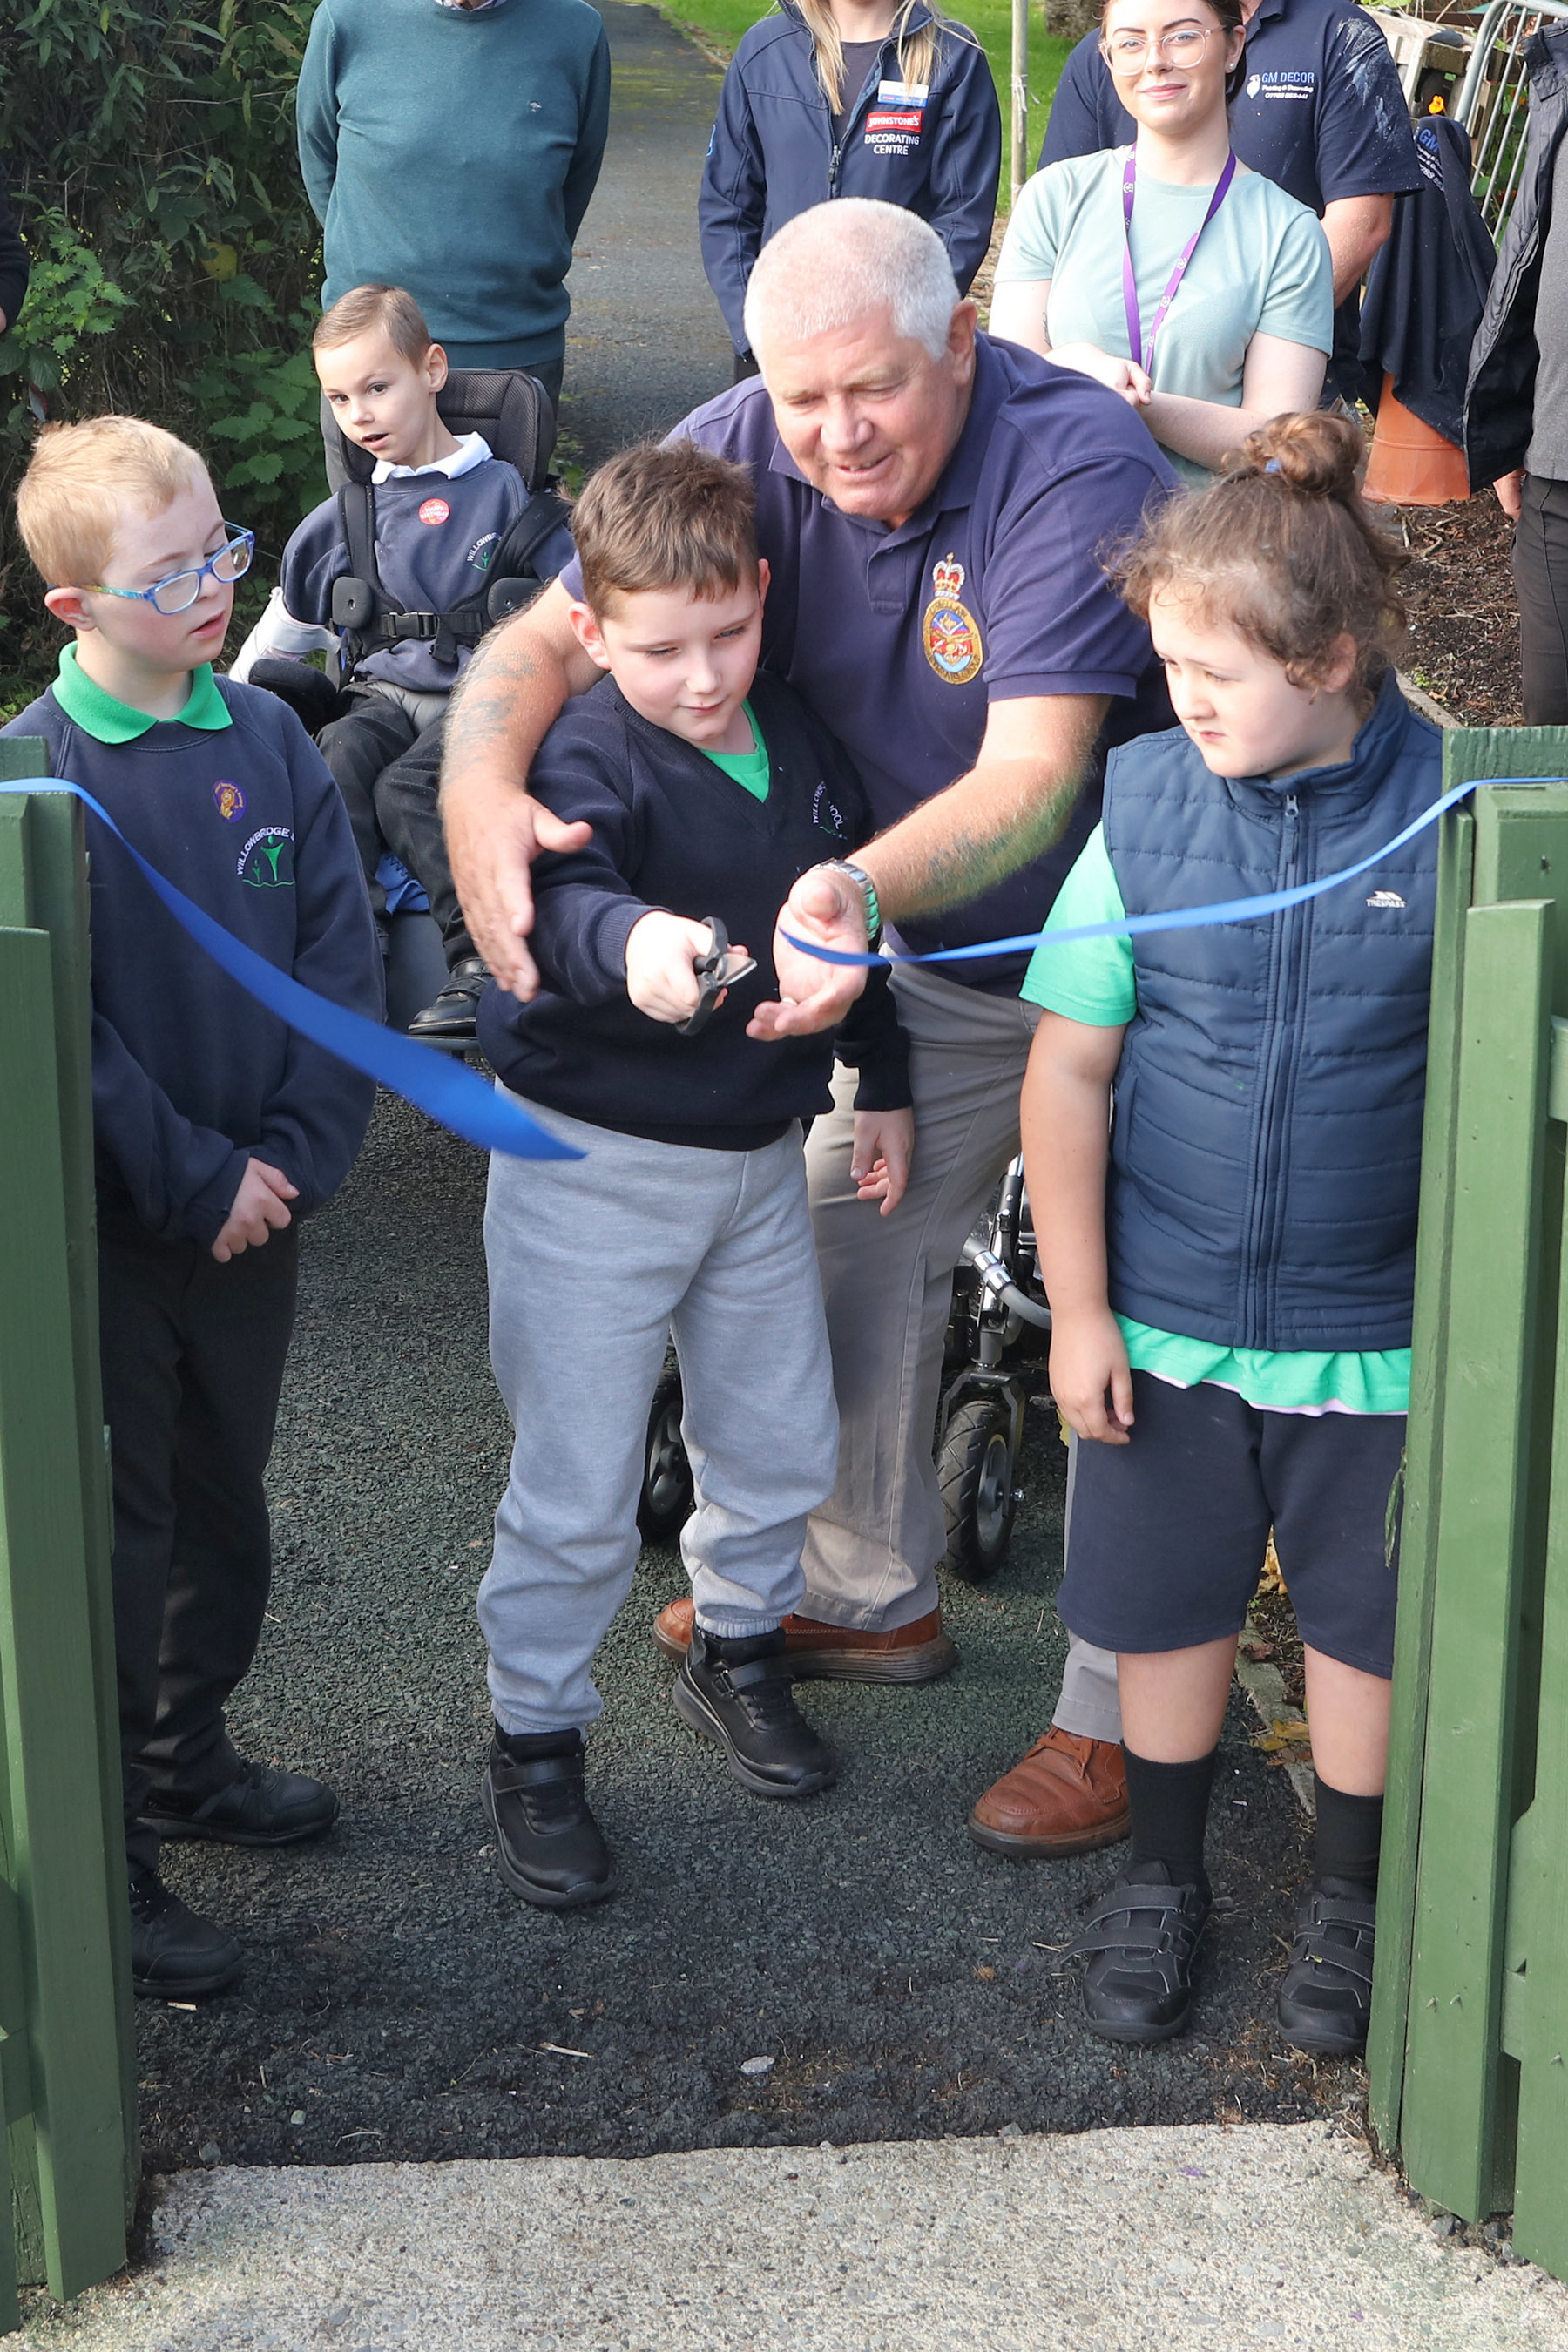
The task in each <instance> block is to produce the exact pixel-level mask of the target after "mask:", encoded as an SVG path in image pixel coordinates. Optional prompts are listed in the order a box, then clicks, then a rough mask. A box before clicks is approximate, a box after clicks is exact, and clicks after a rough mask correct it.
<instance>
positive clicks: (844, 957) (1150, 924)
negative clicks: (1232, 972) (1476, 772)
mask: <svg viewBox="0 0 1568 2352" xmlns="http://www.w3.org/2000/svg"><path fill="white" fill-rule="evenodd" d="M1560 782H1568V778H1564V777H1555V776H1478V777H1476V778H1475V779H1474V780H1473V782H1470V783H1468V784H1456V785H1455V786H1454V788H1453V790H1452V792H1447V793H1444V794H1443V797H1442V799H1441V800H1440V801H1434V802H1433V803H1432V805H1431V807H1430V808H1429V809H1423V810H1422V812H1421V814H1420V815H1419V816H1417V817H1413V818H1412V819H1411V821H1410V823H1409V824H1407V825H1406V826H1405V829H1404V831H1403V832H1402V833H1396V834H1395V835H1394V839H1393V840H1392V841H1385V842H1384V845H1383V847H1382V848H1381V849H1374V850H1373V853H1372V856H1370V857H1363V858H1362V859H1361V860H1360V861H1359V862H1358V863H1357V864H1356V865H1354V866H1346V867H1345V869H1344V871H1343V873H1342V874H1325V875H1324V876H1323V877H1321V880H1320V881H1317V882H1298V883H1296V884H1295V885H1294V886H1293V887H1292V888H1290V889H1289V890H1267V891H1265V892H1264V894H1263V896H1262V897H1261V898H1225V899H1222V900H1221V901H1220V902H1219V904H1218V905H1217V906H1210V907H1175V908H1172V910H1171V912H1170V913H1169V914H1165V915H1122V916H1121V917H1120V918H1119V919H1117V920H1116V921H1115V922H1113V923H1076V924H1072V925H1070V926H1067V927H1064V928H1063V929H1061V930H1059V931H1020V932H1019V933H1018V935H1017V937H1016V939H1011V940H981V941H980V943H979V945H978V946H976V947H967V948H932V949H931V950H930V951H929V952H928V953H927V954H925V955H900V956H895V957H894V958H893V961H894V962H895V963H963V962H968V961H970V960H971V959H972V958H973V957H976V956H995V955H1018V954H1021V953H1022V951H1023V950H1024V949H1025V948H1039V947H1046V948H1061V947H1068V946H1070V945H1071V944H1072V943H1073V941H1075V940H1114V939H1131V938H1133V937H1135V936H1136V934H1138V933H1139V932H1141V931H1201V930H1206V929H1209V928H1210V927H1211V926H1212V925H1214V924H1215V923H1250V922H1255V921H1256V920H1257V919H1258V917H1259V916H1260V915H1277V914H1279V912H1280V910H1281V908H1286V907H1299V906H1300V905H1301V904H1302V902H1303V900H1305V899H1308V898H1321V896H1322V893H1323V892H1324V891H1325V890H1332V889H1335V888H1337V887H1338V886H1339V884H1340V883H1342V882H1353V881H1354V880H1355V878H1356V877H1357V875H1358V874H1367V873H1370V872H1371V870H1372V868H1373V866H1381V865H1382V863H1383V861H1384V858H1385V857H1391V856H1393V855H1394V851H1395V850H1396V849H1403V848H1404V846H1405V843H1406V842H1407V841H1414V839H1415V835H1417V834H1418V833H1424V832H1425V831H1426V827H1427V826H1428V825H1429V824H1436V822H1437V819H1438V818H1439V817H1440V816H1441V815H1442V814H1443V813H1444V811H1445V810H1447V809H1451V808H1452V807H1453V806H1454V804H1455V803H1456V802H1457V801H1462V800H1463V799H1464V798H1465V797H1466V795H1467V794H1468V793H1473V792H1474V791H1475V789H1476V785H1477V784H1480V783H1485V784H1542V783H1560ZM784 937H785V939H786V940H788V941H789V943H790V945H791V947H792V948H799V949H800V950H801V952H802V954H803V955H811V956H816V957H818V958H819V959H820V960H821V961H822V962H824V963H845V964H864V965H866V966H868V968H870V969H873V970H874V969H875V968H876V967H877V966H878V965H879V964H882V963H885V962H886V961H887V960H888V959H887V958H886V957H885V956H879V955H854V954H851V953H850V951H849V950H847V949H846V948H822V947H817V946H816V945H815V944H814V942H813V941H812V940H797V939H796V938H795V933H794V932H793V931H786V932H785V933H784Z"/></svg>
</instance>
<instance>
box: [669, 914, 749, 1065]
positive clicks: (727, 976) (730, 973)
mask: <svg viewBox="0 0 1568 2352" xmlns="http://www.w3.org/2000/svg"><path fill="white" fill-rule="evenodd" d="M703 921H704V922H705V923H706V924H707V926H708V931H709V936H710V939H711V940H712V942H713V944H712V946H711V947H710V949H709V950H708V952H707V954H706V955H705V956H699V957H698V958H697V961H696V962H695V963H694V964H693V966H692V970H693V971H695V972H696V974H697V985H698V988H699V990H700V995H699V996H698V999H697V1010H696V1012H695V1013H692V1015H691V1017H690V1019H689V1021H681V1022H679V1023H678V1024H677V1025H676V1032H675V1034H676V1035H677V1036H678V1037H695V1036H696V1035H697V1034H698V1033H699V1031H700V1030H702V1029H705V1028H706V1027H707V1026H708V1024H709V1022H710V1020H711V1019H712V1017H713V1010H714V1007H715V1006H716V1005H717V1003H718V1002H719V999H720V998H721V996H722V995H723V993H724V991H725V990H726V989H727V988H732V987H733V986H734V984H735V982H737V981H738V980H744V979H745V977H746V975H747V973H748V972H752V971H755V970H756V968H757V959H756V957H755V956H731V952H730V934H729V932H728V931H727V930H726V929H724V926H723V924H722V923H721V921H720V919H719V918H718V916H717V915H705V916H704V917H703Z"/></svg>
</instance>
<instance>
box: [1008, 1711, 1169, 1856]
mask: <svg viewBox="0 0 1568 2352" xmlns="http://www.w3.org/2000/svg"><path fill="white" fill-rule="evenodd" d="M1130 1829H1131V1818H1130V1816H1129V1813H1128V1810H1127V1767H1126V1764H1125V1763H1124V1762H1123V1760H1122V1755H1121V1748H1119V1747H1118V1746H1117V1744H1116V1742H1115V1741H1114V1740H1112V1739H1080V1738H1079V1737H1078V1735H1077V1733H1076V1732H1071V1731H1059V1730H1058V1728H1057V1727H1056V1725H1055V1724H1053V1725H1052V1726H1051V1727H1050V1729H1049V1731H1047V1733H1046V1734H1045V1735H1044V1737H1043V1738H1039V1739H1037V1740H1036V1742H1035V1744H1034V1746H1033V1747H1032V1748H1030V1749H1029V1751H1028V1754H1027V1755H1026V1756H1025V1757H1024V1758H1023V1759H1021V1761H1019V1762H1018V1763H1016V1764H1015V1765H1014V1767H1013V1769H1012V1770H1011V1771H1010V1772H1004V1773H1003V1775H1002V1778H1001V1779H1000V1780H994V1781H993V1782H992V1784H991V1786H990V1788H989V1789H987V1790H986V1791H985V1794H984V1796H983V1797H982V1798H981V1800H980V1801H979V1803H978V1804H977V1805H976V1806H975V1808H974V1811H973V1812H972V1813H971V1814H970V1816H969V1834H970V1836H971V1837H972V1838H973V1840H974V1843H975V1844H976V1845H983V1846H984V1847H985V1848H986V1850H987V1852H989V1853H1005V1855H1006V1856H1007V1857H1008V1859H1009V1860H1010V1861H1013V1862H1028V1861H1031V1860H1033V1859H1035V1858H1036V1857H1037V1856H1039V1855H1044V1854H1062V1853H1093V1851H1094V1849H1095V1847H1096V1846H1101V1845H1114V1844H1115V1843H1116V1841H1117V1840H1118V1838H1124V1837H1125V1836H1126V1835H1127V1833H1128V1832H1129V1830H1130Z"/></svg>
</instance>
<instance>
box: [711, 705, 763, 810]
mask: <svg viewBox="0 0 1568 2352" xmlns="http://www.w3.org/2000/svg"><path fill="white" fill-rule="evenodd" d="M744 709H745V713H746V719H747V721H748V723H749V725H750V727H751V730H752V748H751V750H750V751H708V750H707V748H706V746H700V747H699V748H700V749H701V751H702V753H703V757H704V758H705V759H709V760H711V761H712V762H713V765H714V766H715V767H716V768H722V769H723V771H724V773H725V774H726V775H727V776H729V777H731V779H732V780H733V781H734V782H736V783H737V784H739V785H740V787H741V790H742V792H743V793H751V795H752V799H753V800H754V801H765V800H766V799H767V796H768V747H767V745H766V744H765V743H764V742H763V730H762V729H761V728H760V727H759V726H758V724H757V714H756V712H755V711H754V710H753V709H752V706H751V704H750V703H749V702H748V703H746V704H745V705H744Z"/></svg>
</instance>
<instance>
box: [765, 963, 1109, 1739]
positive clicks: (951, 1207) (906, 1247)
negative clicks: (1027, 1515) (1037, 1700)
mask: <svg viewBox="0 0 1568 2352" xmlns="http://www.w3.org/2000/svg"><path fill="white" fill-rule="evenodd" d="M892 984H893V993H894V996H895V997H896V999H897V1002H898V1007H899V1018H900V1022H901V1023H902V1024H903V1026H904V1028H905V1030H906V1031H907V1033H908V1035H909V1039H910V1092H911V1093H912V1095H913V1097H914V1110H915V1148H914V1162H913V1166H912V1169H911V1171H910V1187H909V1191H908V1192H906V1193H905V1195H904V1198H903V1200H902V1201H901V1202H900V1204H899V1206H898V1208H897V1209H895V1210H894V1212H893V1213H892V1215H891V1216H890V1217H879V1216H870V1217H868V1215H867V1213H866V1210H865V1207H864V1205H863V1204H862V1203H860V1202H858V1201H857V1199H856V1197H855V1187H854V1186H853V1185H852V1184H851V1183H850V1181H849V1158H850V1149H851V1141H852V1137H853V1132H854V1111H853V1108H852V1107H853V1103H854V1098H855V1088H856V1085H857V1083H858V1080H857V1074H856V1072H855V1071H853V1070H849V1069H843V1068H841V1069H839V1070H838V1071H837V1073H836V1075H835V1078H834V1087H833V1094H834V1105H835V1108H833V1110H832V1111H831V1112H830V1113H829V1114H828V1115H827V1117H826V1118H819V1119H818V1120H817V1121H816V1125H815V1126H814V1127H813V1129H812V1130H811V1140H810V1142H809V1144H808V1145H807V1148H806V1160H807V1165H808V1167H809V1169H810V1174H811V1204H812V1215H813V1218H814V1221H815V1223H816V1246H817V1255H818V1258H819V1260H820V1262H821V1266H822V1286H823V1291H824V1294H825V1296H826V1301H827V1326H828V1331H829V1334H830V1336H831V1339H832V1342H833V1377H834V1384H835V1387H836V1389H837V1397H838V1411H839V1415H840V1418H841V1421H842V1424H843V1434H842V1439H841V1443H840V1447H839V1456H838V1480H837V1486H836V1487H835V1489H834V1492H833V1494H832V1496H830V1497H829V1499H828V1500H827V1501H826V1503H825V1504H824V1505H823V1506H822V1507H821V1509H820V1510H818V1511H816V1512H814V1514H813V1516H812V1520H811V1526H810V1528H809V1530H808V1532H807V1536H806V1542H805V1576H806V1599H805V1612H804V1613H805V1615H807V1616H809V1617H814V1618H817V1619H820V1620H822V1621H824V1622H826V1623H827V1624H830V1625H848V1626H857V1627H858V1626H868V1627H883V1628H887V1627H893V1626H898V1625H908V1624H911V1623H912V1622H914V1620H915V1619H916V1618H917V1617H923V1616H925V1615H926V1614H927V1613H928V1612H930V1611H931V1610H932V1609H934V1608H935V1607H936V1606H937V1602H938V1593H937V1585H936V1564H937V1562H938V1560H939V1559H941V1558H942V1553H943V1551H944V1550H945V1549H946V1548H947V1530H946V1527H945V1524H944V1521H943V1517H942V1496H941V1495H940V1493H939V1491H938V1487H937V1479H936V1466H935V1464H934V1462H933V1461H932V1458H931V1438H932V1433H933V1430H934V1426H935V1423H936V1408H937V1400H938V1395H939V1392H940V1390H941V1385H942V1341H943V1337H944V1335H945V1333H946V1330H947V1318H948V1312H949V1309H950V1307H951V1306H952V1271H953V1268H954V1266H955V1265H957V1264H958V1260H959V1254H960V1252H961V1251H962V1250H963V1244H964V1243H965V1241H966V1240H967V1239H968V1237H969V1234H970V1231H971V1229H972V1227H973V1223H974V1220H975V1218H976V1217H977V1216H978V1215H979V1214H980V1212H981V1211H982V1209H983V1208H984V1206H985V1203H986V1201H987V1200H988V1199H989V1197H990V1195H991V1192H992V1191H993V1189H994V1186H995V1184H996V1182H997V1180H998V1178H999V1177H1000V1176H1001V1174H1002V1171H1003V1170H1004V1169H1005V1167H1006V1165H1007V1163H1008V1161H1009V1160H1013V1159H1015V1158H1016V1156H1017V1151H1018V1097H1019V1095H1020V1092H1021V1091H1022V1087H1023V1083H1024V1070H1025V1067H1026V1064H1027V1062H1028V1058H1029V1046H1030V1043H1031V1041H1032V1039H1033V1037H1034V1034H1035V1024H1036V1023H1037V1020H1038V1018H1039V1015H1038V1013H1037V1008H1036V1007H1035V1006H1034V1005H1032V1004H1027V1003H1025V1002H1024V1001H1023V1000H1022V999H1021V998H1020V997H1017V996H987V995H985V994H984V993H983V992H982V991H981V990H979V989H977V988H963V987H961V986H960V985H959V983H958V982H956V981H952V980H947V979H944V978H942V976H941V975H940V974H938V973H936V972H934V971H931V970H930V969H929V968H927V967H922V966H921V965H918V964H908V963H895V965H894V966H893V983H892ZM1056 1719H1057V1721H1058V1723H1063V1724H1065V1727H1066V1728H1068V1730H1073V1731H1079V1732H1081V1733H1085V1734H1087V1735H1088V1736H1089V1738H1098V1739H1114V1738H1117V1737H1118V1733H1119V1727H1120V1721H1121V1718H1120V1715H1119V1714H1118V1712H1117V1704H1116V1661H1115V1659H1114V1658H1113V1657H1111V1656H1110V1655H1109V1654H1108V1653H1106V1652H1104V1651H1100V1650H1094V1649H1091V1648H1090V1647H1089V1644H1088V1643H1079V1642H1075V1643H1072V1644H1071V1645H1070V1648H1069V1653H1068V1670H1067V1675H1066V1678H1065V1680H1064V1683H1063V1688H1062V1698H1061V1702H1060V1705H1059V1706H1058V1710H1057V1718H1056Z"/></svg>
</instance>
